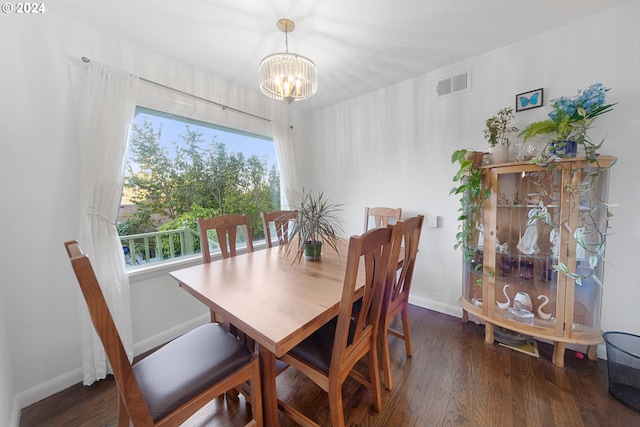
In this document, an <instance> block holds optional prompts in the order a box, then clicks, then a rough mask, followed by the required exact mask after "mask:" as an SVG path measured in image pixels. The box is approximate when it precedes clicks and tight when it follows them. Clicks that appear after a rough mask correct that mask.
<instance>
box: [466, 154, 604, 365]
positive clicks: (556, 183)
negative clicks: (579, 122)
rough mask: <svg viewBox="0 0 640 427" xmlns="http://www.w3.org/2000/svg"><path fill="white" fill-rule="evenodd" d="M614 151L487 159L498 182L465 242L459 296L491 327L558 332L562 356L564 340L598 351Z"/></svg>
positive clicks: (488, 333) (487, 182) (489, 174)
mask: <svg viewBox="0 0 640 427" xmlns="http://www.w3.org/2000/svg"><path fill="white" fill-rule="evenodd" d="M614 161H615V159H614V158H613V157H610V156H599V157H597V158H596V159H593V160H591V161H589V160H587V159H585V158H571V159H562V160H561V161H560V162H557V163H552V164H551V165H544V166H541V165H536V164H531V163H526V162H522V163H506V164H501V165H496V166H495V167H494V166H492V165H488V166H483V167H482V169H483V178H484V183H483V185H484V186H485V187H487V188H490V189H491V194H490V196H489V198H487V199H484V200H483V201H482V203H481V205H480V206H476V208H477V209H479V213H478V217H479V218H480V219H479V221H478V225H477V230H476V232H475V234H474V236H473V237H472V238H471V239H470V241H469V242H468V245H469V247H468V248H465V249H466V250H467V251H468V252H467V253H469V254H471V255H470V256H468V257H466V259H465V261H464V266H463V289H462V291H463V293H462V296H461V298H460V305H461V306H462V308H463V315H464V320H465V321H467V320H468V316H469V315H472V316H475V317H476V318H478V319H480V320H481V321H483V322H484V323H485V325H486V330H485V342H487V343H493V341H494V328H495V327H496V326H499V327H501V328H505V329H508V330H510V331H513V332H516V333H519V334H524V335H527V336H532V337H535V338H540V339H543V340H548V341H552V342H553V343H554V352H553V363H554V365H556V366H559V367H563V366H564V352H565V346H566V345H567V344H577V345H586V346H587V355H588V357H589V358H590V359H592V360H595V359H597V353H596V349H597V344H599V343H601V342H602V330H601V328H600V307H601V300H602V280H603V274H604V259H603V256H604V247H605V246H604V243H605V238H606V234H607V228H608V222H607V221H608V210H607V205H606V201H607V189H608V172H609V170H608V168H609V166H611V165H612V164H613V163H614Z"/></svg>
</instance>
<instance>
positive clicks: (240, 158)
mask: <svg viewBox="0 0 640 427" xmlns="http://www.w3.org/2000/svg"><path fill="white" fill-rule="evenodd" d="M279 208H280V174H279V169H278V162H277V159H276V154H275V148H274V144H273V140H272V139H271V138H269V137H264V136H260V135H255V134H251V133H247V132H242V131H239V130H235V129H229V128H225V127H222V126H216V125H215V124H211V123H206V122H202V121H198V120H193V119H190V118H186V117H180V116H177V115H173V114H169V113H164V112H160V111H155V110H151V109H148V108H142V107H138V108H137V109H136V114H135V119H134V122H133V126H132V131H131V136H130V140H129V151H128V156H127V163H126V170H125V174H124V189H123V195H122V201H121V206H120V211H119V213H118V233H119V235H120V237H121V241H122V244H123V252H124V256H125V259H126V261H127V266H128V267H131V266H137V265H141V264H146V263H149V262H157V261H162V260H165V259H171V258H175V257H179V256H184V255H191V254H194V253H198V252H200V241H199V238H198V233H197V219H198V218H201V217H212V216H217V215H224V214H235V213H247V214H249V216H250V217H251V232H252V234H253V238H254V240H262V239H264V231H263V227H262V220H261V218H260V213H261V212H267V211H272V210H277V209H279Z"/></svg>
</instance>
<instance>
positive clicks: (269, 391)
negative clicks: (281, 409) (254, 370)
mask: <svg viewBox="0 0 640 427" xmlns="http://www.w3.org/2000/svg"><path fill="white" fill-rule="evenodd" d="M258 354H259V357H260V374H261V376H262V378H261V379H262V406H263V408H264V423H265V425H266V426H267V427H271V426H273V427H278V426H279V425H280V421H279V419H278V395H277V393H276V355H275V354H273V353H272V352H270V351H269V350H267V349H266V348H264V347H262V346H259V347H258Z"/></svg>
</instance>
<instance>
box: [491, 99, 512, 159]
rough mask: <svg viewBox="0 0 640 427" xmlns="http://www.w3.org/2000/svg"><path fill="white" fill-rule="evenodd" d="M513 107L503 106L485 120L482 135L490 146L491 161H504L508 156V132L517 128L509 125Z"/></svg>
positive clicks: (509, 143)
mask: <svg viewBox="0 0 640 427" xmlns="http://www.w3.org/2000/svg"><path fill="white" fill-rule="evenodd" d="M513 118H514V115H513V108H511V107H505V108H503V109H501V110H499V111H498V112H497V113H496V114H495V115H493V116H491V117H489V118H488V119H487V120H486V121H485V128H484V137H485V139H486V140H487V142H488V143H489V145H490V146H491V148H492V151H491V152H492V157H493V163H504V162H506V161H507V160H508V158H509V148H508V147H509V146H510V145H511V141H509V134H510V133H511V132H517V131H518V128H516V127H514V126H510V123H511V120H513Z"/></svg>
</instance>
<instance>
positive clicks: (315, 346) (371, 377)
mask: <svg viewBox="0 0 640 427" xmlns="http://www.w3.org/2000/svg"><path fill="white" fill-rule="evenodd" d="M392 233H393V227H391V226H390V227H387V228H376V229H374V230H370V231H368V232H366V233H364V234H363V235H362V236H353V237H351V239H350V240H349V252H348V254H347V267H346V271H345V277H344V283H343V287H342V298H341V300H340V310H339V314H338V316H337V317H335V318H334V319H332V320H330V321H329V322H328V323H327V324H325V325H324V326H323V327H322V328H320V329H319V330H318V331H316V332H314V333H313V334H312V335H310V336H309V337H308V338H307V339H305V340H304V341H302V342H301V343H300V344H298V345H297V346H296V347H294V348H293V349H291V350H290V351H289V352H288V353H286V354H285V355H284V356H282V357H281V358H280V359H281V360H282V361H284V362H286V363H287V364H289V365H290V366H293V367H295V368H296V369H298V371H300V372H301V373H303V374H304V375H306V376H307V377H309V379H311V380H312V381H313V382H315V383H316V384H317V385H318V386H320V387H321V388H322V389H323V390H324V391H325V392H327V394H328V397H329V408H330V412H331V424H332V425H333V426H344V408H343V403H342V384H343V383H344V381H345V380H346V378H347V377H348V376H351V377H352V378H354V379H355V380H357V381H358V382H360V383H361V384H363V385H365V386H366V387H369V388H370V390H371V393H372V394H373V406H374V408H375V410H376V411H380V408H381V406H382V397H381V391H380V376H379V368H378V353H377V348H376V341H377V336H378V322H379V320H380V310H381V308H382V298H383V293H384V289H385V283H386V281H387V280H388V277H387V274H388V270H389V265H390V263H389V259H390V256H391V236H392ZM361 262H363V263H364V265H365V269H364V270H363V271H366V272H365V273H363V274H361V275H360V276H358V270H359V266H360V263H361ZM394 271H395V270H394ZM356 281H358V282H360V283H364V286H363V287H362V288H361V291H360V292H356ZM356 298H362V309H361V310H360V311H359V312H358V313H355V314H354V313H352V307H353V302H354V300H355V299H356ZM363 358H364V359H366V361H367V364H368V376H367V375H365V374H362V373H361V372H359V370H358V371H356V370H354V369H353V368H354V367H355V365H356V363H358V361H359V360H360V359H363ZM278 408H279V409H280V410H281V411H282V412H284V413H285V414H286V415H287V416H289V417H290V418H292V419H293V420H294V421H295V422H297V423H298V424H301V425H303V426H314V425H317V424H315V423H314V422H313V421H312V420H310V419H309V418H308V417H306V416H305V415H304V414H302V413H301V412H300V411H298V410H297V409H295V408H293V407H292V406H290V405H289V404H287V403H286V402H283V401H281V400H278Z"/></svg>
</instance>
